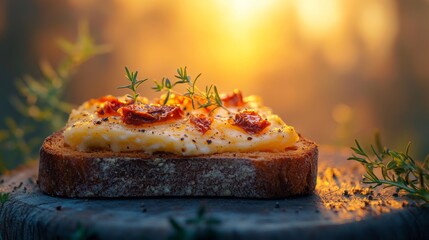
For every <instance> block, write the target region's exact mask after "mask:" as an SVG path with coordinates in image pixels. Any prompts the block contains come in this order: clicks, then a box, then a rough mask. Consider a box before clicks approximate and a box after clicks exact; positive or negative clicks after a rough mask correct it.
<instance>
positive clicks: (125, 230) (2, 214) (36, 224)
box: [0, 147, 429, 239]
mask: <svg viewBox="0 0 429 240" xmlns="http://www.w3.org/2000/svg"><path fill="white" fill-rule="evenodd" d="M349 155H350V152H349V151H347V150H338V149H332V148H328V147H322V148H321V149H320V156H319V174H318V184H317V188H316V191H315V193H314V194H313V195H309V196H303V197H295V198H288V199H276V200H255V199H228V198H139V199H92V200H89V199H64V198H54V197H50V196H47V195H44V194H43V193H41V192H40V191H39V189H38V187H37V184H36V181H37V166H29V167H25V168H22V169H20V170H17V171H15V172H13V173H11V174H10V175H8V176H3V177H2V179H1V180H0V183H1V184H0V191H1V192H10V197H9V200H8V201H7V202H5V203H4V204H2V205H1V206H0V207H1V209H0V231H1V235H2V237H3V239H58V238H61V239H64V238H65V239H70V238H72V237H75V238H77V239H125V238H126V239H166V238H168V237H173V238H176V239H179V238H178V237H180V236H179V235H180V234H182V235H181V236H184V235H186V234H187V236H191V235H192V234H199V236H203V237H208V236H210V237H213V236H214V237H218V238H221V239H249V238H252V239H287V238H299V239H314V238H321V237H322V238H329V239H330V238H367V237H371V238H383V239H398V238H400V239H404V238H409V239H429V231H428V229H429V208H425V207H419V206H418V204H416V202H414V201H413V200H411V199H408V198H406V197H405V196H401V195H399V196H396V195H395V194H394V192H393V189H392V190H377V191H375V190H374V191H371V189H368V188H366V186H362V185H361V183H360V179H361V174H362V167H361V166H360V165H357V164H356V163H354V162H350V161H347V160H346V158H347V156H349ZM201 206H203V208H204V209H205V210H206V212H205V213H204V214H203V215H202V217H201V219H200V222H199V223H186V222H192V221H190V220H192V219H194V220H195V219H196V216H197V212H198V209H201V208H202V207H201ZM171 218H172V219H174V222H176V223H178V224H179V225H180V226H181V227H180V228H179V227H176V228H175V227H174V225H175V224H174V223H172V222H171V221H170V220H169V219H171ZM207 221H208V222H210V223H209V224H206V222H207ZM194 222H195V221H194Z"/></svg>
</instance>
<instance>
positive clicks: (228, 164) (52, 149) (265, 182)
mask: <svg viewBox="0 0 429 240" xmlns="http://www.w3.org/2000/svg"><path fill="white" fill-rule="evenodd" d="M317 158H318V148H317V145H316V144H315V143H313V142H311V141H309V140H307V139H305V138H303V137H300V140H299V141H298V142H297V143H296V146H295V147H294V148H290V149H287V150H285V151H284V152H276V153H273V152H252V153H221V154H213V155H201V156H194V157H183V156H177V155H171V154H167V153H159V154H154V155H148V154H144V153H141V152H130V153H115V152H109V151H101V150H100V151H97V152H79V151H76V150H73V149H71V148H69V147H66V146H65V145H64V140H63V135H62V131H59V132H56V133H54V134H52V135H51V136H49V137H48V138H47V139H46V140H45V142H44V143H43V145H42V148H41V150H40V164H39V186H40V188H41V190H42V191H43V192H45V193H47V194H49V195H53V196H61V197H85V198H87V197H109V198H110V197H154V196H193V197H196V196H205V197H241V198H283V197H288V196H292V195H302V194H308V193H311V192H312V191H313V190H314V188H315V186H316V177H317Z"/></svg>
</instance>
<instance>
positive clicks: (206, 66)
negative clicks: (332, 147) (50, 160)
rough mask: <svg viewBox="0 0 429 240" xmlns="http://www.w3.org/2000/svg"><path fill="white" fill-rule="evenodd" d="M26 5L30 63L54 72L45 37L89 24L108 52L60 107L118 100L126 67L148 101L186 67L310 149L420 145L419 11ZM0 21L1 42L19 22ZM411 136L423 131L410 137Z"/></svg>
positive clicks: (299, 2) (365, 5) (405, 6)
mask: <svg viewBox="0 0 429 240" xmlns="http://www.w3.org/2000/svg"><path fill="white" fill-rule="evenodd" d="M34 4H35V5H38V6H39V5H40V6H39V7H38V9H43V10H44V12H40V13H39V14H47V15H46V16H47V17H49V16H50V18H49V19H50V20H49V21H45V22H43V21H42V20H40V21H42V22H40V23H39V24H40V28H42V27H44V28H43V29H38V30H34V33H33V35H34V36H28V39H30V37H31V46H30V47H28V48H31V51H30V50H28V51H29V52H32V53H33V54H34V56H33V57H35V56H36V55H37V56H40V58H42V59H47V60H50V59H54V61H55V59H56V58H55V56H57V55H55V54H58V56H60V55H59V54H60V52H59V51H57V49H56V48H55V41H54V40H55V37H56V36H66V37H67V38H71V39H73V33H74V29H76V27H77V22H78V20H88V22H89V25H90V29H91V34H92V35H93V36H94V38H95V40H97V41H98V42H100V43H104V44H107V45H108V46H109V47H110V49H111V50H112V51H111V52H110V53H109V54H107V55H105V56H103V57H102V58H100V59H95V60H91V61H90V62H89V65H88V67H83V68H82V69H79V71H78V72H79V73H78V75H77V76H76V79H74V80H73V83H72V84H70V86H69V88H70V98H71V99H70V100H71V101H73V102H75V103H76V104H78V103H81V102H82V101H85V100H87V99H89V98H93V97H99V96H102V95H105V94H114V95H123V94H125V92H124V90H119V89H117V86H119V85H121V83H122V81H123V80H124V79H123V75H124V72H123V71H124V67H125V66H127V67H129V68H130V69H131V70H137V71H139V76H142V78H148V79H150V81H148V82H146V83H145V84H144V85H143V86H142V88H141V94H142V95H144V96H147V97H148V98H153V97H155V96H156V95H157V93H156V92H154V91H153V90H152V89H151V87H152V86H151V84H152V83H153V80H160V79H161V78H163V77H169V78H170V79H174V74H175V70H176V69H177V68H178V67H184V66H187V67H188V70H189V74H190V75H191V76H196V75H197V74H199V73H202V76H201V78H200V79H199V84H200V85H201V86H203V87H204V86H205V85H209V84H216V86H217V87H218V89H219V90H220V91H221V92H228V91H231V90H232V89H234V88H239V89H240V90H241V91H242V92H243V94H244V95H250V94H255V95H260V96H262V97H263V99H264V102H265V104H266V105H268V106H271V107H272V109H273V111H274V112H275V113H278V114H279V115H280V116H281V117H282V118H283V119H285V121H286V123H288V124H290V125H293V126H295V127H296V128H297V129H299V131H300V132H302V133H304V134H305V135H307V134H308V135H311V136H313V137H312V138H313V139H314V140H316V141H318V142H321V143H324V142H326V143H339V144H347V145H350V144H352V143H353V139H351V138H352V136H353V137H359V136H356V135H359V134H365V135H371V132H372V130H373V129H374V128H386V130H385V132H391V133H392V134H391V136H387V137H386V138H387V139H401V141H405V142H407V141H408V140H410V136H409V135H410V133H412V134H415V135H416V136H417V135H418V136H420V138H421V139H425V138H424V137H423V136H427V134H428V133H429V128H427V127H425V125H424V124H423V123H424V122H428V121H429V115H428V114H427V106H426V105H424V104H421V103H423V102H429V95H428V94H424V93H423V90H422V89H428V88H429V81H427V79H428V78H429V71H428V70H427V69H428V68H427V64H426V62H427V61H426V59H425V56H427V55H428V54H429V48H428V47H426V45H427V44H426V43H427V41H428V37H427V36H429V34H428V33H427V32H429V31H428V30H427V26H426V25H427V24H426V23H425V21H424V19H426V18H427V17H426V16H427V11H426V10H425V9H429V8H427V6H426V5H427V3H423V2H419V3H411V2H408V1H407V2H403V1H372V0H350V1H341V0H320V1H318V0H265V1H261V0H208V1H198V0H183V1H177V0H176V1H175V0H173V1H171V0H159V1H138V0H131V1H120V0H114V1H107V2H106V1H102V0H90V1H80V0H68V1H65V2H61V3H60V2H46V3H45V2H43V3H34ZM5 6H6V7H5ZM3 9H6V10H3ZM51 9H56V10H55V11H53V10H51ZM58 9H62V10H61V14H60V13H58V16H61V17H62V20H58V21H51V20H52V19H55V18H57V17H58V16H56V15H55V16H53V15H54V13H56V12H60V10H58ZM5 11H6V13H8V10H7V5H4V4H1V3H0V13H2V12H5ZM45 11H46V12H45ZM65 13H67V14H65ZM49 14H51V15H49ZM7 16H8V15H7V14H5V15H2V14H0V37H1V36H4V34H7V32H8V31H12V30H13V29H15V27H17V28H16V29H17V30H16V31H21V30H18V29H19V24H20V22H18V21H14V22H10V21H9V18H8V17H7ZM11 16H12V15H11ZM47 19H48V18H47ZM50 21H51V22H50ZM54 23H55V24H54ZM14 24H15V25H14ZM37 26H39V25H37ZM24 30H25V29H24ZM16 34H17V33H15V35H13V34H12V35H11V34H9V35H10V36H16ZM51 39H52V41H50V40H51ZM12 42H14V41H11V40H9V42H8V43H12ZM18 55H19V54H18ZM18 55H17V56H18ZM38 58H39V57H38ZM17 59H18V58H17ZM26 59H27V58H26ZM58 59H59V57H58ZM28 61H30V60H28ZM32 61H33V60H32ZM9 62H10V61H7V63H9ZM36 68H37V67H36ZM93 79H97V80H96V81H93ZM101 81H102V82H103V84H100V82H101ZM82 86H84V87H82ZM413 99H415V100H413ZM413 101H414V102H413ZM408 106H417V109H416V110H414V108H412V109H410V108H409V107H408ZM410 111H411V112H412V113H410ZM316 119H317V121H316ZM390 119H396V120H395V121H391V120H390ZM416 119H417V120H416ZM419 121H421V122H422V123H421V124H419V125H415V124H414V122H419ZM402 122H404V123H402ZM320 126H323V127H320ZM404 126H407V127H404ZM422 126H423V128H425V129H426V130H424V131H421V130H416V128H420V127H422ZM387 129H390V130H387ZM392 129H393V130H392ZM397 129H401V130H400V132H399V133H398V130H397ZM381 130H382V131H383V129H381ZM423 133H424V134H423ZM393 135H399V136H398V137H397V138H393V137H394V136H393ZM398 142H399V140H398ZM420 142H422V144H421V145H422V146H425V147H426V148H428V147H429V144H426V143H424V142H425V141H424V140H422V141H420ZM416 147H418V146H416Z"/></svg>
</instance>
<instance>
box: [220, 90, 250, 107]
mask: <svg viewBox="0 0 429 240" xmlns="http://www.w3.org/2000/svg"><path fill="white" fill-rule="evenodd" d="M222 102H223V104H224V105H225V107H242V106H244V105H245V103H244V101H243V95H242V94H241V92H240V90H238V89H235V90H234V91H233V92H232V93H231V94H228V95H226V96H225V97H223V98H222Z"/></svg>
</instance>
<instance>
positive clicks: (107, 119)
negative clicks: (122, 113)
mask: <svg viewBox="0 0 429 240" xmlns="http://www.w3.org/2000/svg"><path fill="white" fill-rule="evenodd" d="M101 120H102V121H103V122H107V121H109V117H105V118H103V119H101Z"/></svg>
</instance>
